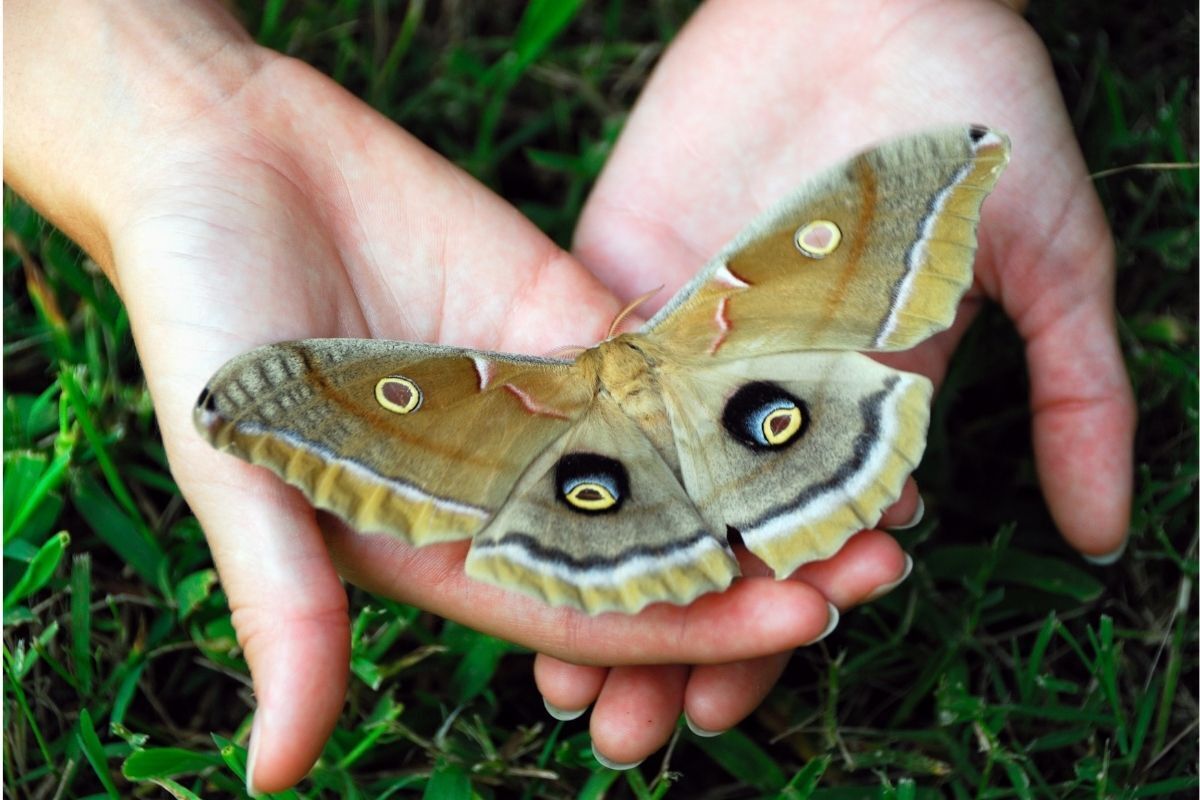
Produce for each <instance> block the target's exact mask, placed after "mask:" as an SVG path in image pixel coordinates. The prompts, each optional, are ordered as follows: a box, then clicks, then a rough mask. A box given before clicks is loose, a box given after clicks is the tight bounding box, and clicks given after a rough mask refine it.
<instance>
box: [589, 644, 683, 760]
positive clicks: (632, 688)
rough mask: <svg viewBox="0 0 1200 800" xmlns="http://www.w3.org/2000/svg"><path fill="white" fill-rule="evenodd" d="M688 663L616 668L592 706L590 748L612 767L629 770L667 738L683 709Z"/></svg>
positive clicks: (669, 736)
mask: <svg viewBox="0 0 1200 800" xmlns="http://www.w3.org/2000/svg"><path fill="white" fill-rule="evenodd" d="M687 679H688V668H687V667H685V666H681V665H678V664H670V665H658V666H641V667H614V668H613V669H611V670H609V673H608V678H607V679H606V680H605V681H604V688H603V689H601V691H600V696H599V698H597V700H596V707H595V708H594V709H593V710H592V720H591V733H592V750H593V752H594V753H595V754H596V759H597V760H598V761H599V762H600V763H601V764H604V766H606V767H609V768H610V769H630V768H632V767H635V766H637V765H638V764H640V763H641V762H642V761H643V760H644V759H645V758H646V756H648V755H650V754H651V753H653V752H654V751H655V750H657V749H658V748H660V747H662V746H663V745H664V744H666V743H667V740H668V739H669V738H671V733H672V732H673V731H674V730H675V721H676V720H677V719H679V712H680V711H681V710H682V709H683V695H684V685H685V684H686V682H687Z"/></svg>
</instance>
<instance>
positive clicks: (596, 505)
mask: <svg viewBox="0 0 1200 800" xmlns="http://www.w3.org/2000/svg"><path fill="white" fill-rule="evenodd" d="M554 485H555V489H556V493H557V495H558V499H559V500H561V501H562V502H563V503H565V504H566V506H567V508H569V509H571V510H572V511H577V512H579V513H581V514H606V513H610V512H613V511H616V510H617V509H619V508H620V507H621V504H622V503H624V502H625V499H626V498H627V497H628V496H629V473H628V472H626V470H625V467H624V466H623V465H622V464H621V462H620V461H617V460H615V459H612V458H609V457H608V456H602V455H599V454H597V453H568V454H567V455H565V456H563V457H562V458H561V459H559V462H558V465H557V466H556V467H555V469H554Z"/></svg>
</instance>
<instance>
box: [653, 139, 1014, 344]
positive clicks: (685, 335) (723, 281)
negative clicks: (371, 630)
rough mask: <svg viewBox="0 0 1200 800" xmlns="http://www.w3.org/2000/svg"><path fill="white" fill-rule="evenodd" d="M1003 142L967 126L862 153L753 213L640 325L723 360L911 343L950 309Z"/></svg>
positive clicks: (970, 257) (1000, 162)
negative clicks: (736, 233) (763, 210)
mask: <svg viewBox="0 0 1200 800" xmlns="http://www.w3.org/2000/svg"><path fill="white" fill-rule="evenodd" d="M1008 153H1009V145H1008V140H1007V139H1006V138H1005V137H1004V136H1003V135H1001V134H998V133H994V132H992V131H989V130H987V129H984V128H979V127H959V128H953V129H949V130H942V131H937V132H933V133H926V134H921V135H917V136H913V137H910V138H904V139H897V140H895V141H892V142H889V143H887V144H885V145H883V146H881V147H879V148H878V149H875V150H871V151H868V152H866V153H863V154H861V155H859V156H857V157H855V158H853V159H851V160H850V161H848V162H846V163H845V164H842V165H840V166H838V167H836V168H834V169H832V170H829V171H828V172H825V173H824V174H822V175H820V176H818V177H817V178H815V179H814V180H812V181H810V182H809V183H808V184H806V185H805V186H804V187H803V188H802V189H800V190H799V191H798V192H797V193H796V194H794V195H793V196H791V197H789V198H787V199H786V200H784V201H783V202H782V203H780V204H779V205H778V206H776V207H775V208H773V209H772V210H770V211H769V212H767V213H766V214H764V215H763V216H762V217H760V218H759V219H757V220H755V221H754V222H753V223H752V224H751V225H750V226H749V227H748V228H746V230H744V231H743V232H742V233H741V234H740V235H739V236H738V237H737V238H736V239H735V240H734V241H733V242H731V243H730V244H729V245H728V246H727V247H726V248H725V249H724V250H723V251H721V253H719V254H718V255H717V256H716V257H715V258H714V259H713V261H712V262H710V263H709V264H708V266H707V267H706V268H705V269H704V270H703V271H702V272H701V273H700V274H699V275H698V276H697V277H696V278H695V279H694V280H692V281H691V283H689V284H688V285H687V286H686V287H684V289H683V290H682V291H680V293H679V294H678V295H676V296H675V298H674V299H673V300H672V301H671V302H670V303H669V304H668V305H667V306H665V307H664V308H663V309H662V310H661V311H660V312H659V313H658V314H656V315H655V316H654V318H653V319H651V320H650V321H649V322H648V323H647V324H646V325H645V327H643V329H642V332H643V333H646V334H648V335H651V336H652V337H653V338H655V339H658V340H661V341H666V342H670V344H671V346H672V347H675V348H685V349H687V350H688V351H690V352H695V353H708V354H713V355H715V354H718V353H719V354H720V355H721V356H722V357H726V358H733V357H741V356H747V355H756V354H761V353H764V352H786V351H793V350H802V349H803V350H811V349H845V350H903V349H906V348H908V347H911V346H912V345H914V344H916V343H917V342H919V341H921V340H923V339H925V338H926V337H928V336H930V335H932V334H933V333H936V332H937V331H940V330H942V329H944V328H946V327H947V326H948V325H949V324H950V323H951V322H952V321H953V320H954V314H955V310H956V308H957V306H958V302H959V300H960V299H961V298H962V295H963V292H965V291H966V290H967V288H968V287H969V286H970V284H971V269H972V265H973V262H974V259H975V249H976V238H975V228H976V224H977V223H978V220H979V208H980V204H981V203H982V202H983V199H984V197H986V195H987V194H988V192H990V191H991V189H992V187H993V186H994V185H995V183H996V179H997V178H998V177H999V175H1000V172H1001V170H1002V169H1003V168H1004V166H1005V164H1007V162H1008Z"/></svg>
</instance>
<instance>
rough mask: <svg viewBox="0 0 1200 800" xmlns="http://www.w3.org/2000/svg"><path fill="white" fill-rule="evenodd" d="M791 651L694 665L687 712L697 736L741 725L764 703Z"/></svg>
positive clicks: (685, 696)
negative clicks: (721, 662) (726, 662)
mask: <svg viewBox="0 0 1200 800" xmlns="http://www.w3.org/2000/svg"><path fill="white" fill-rule="evenodd" d="M791 655H792V653H791V651H790V650H789V651H787V652H785V653H775V654H774V655H769V656H763V657H762V658H753V659H748V660H745V661H736V662H733V663H731V664H709V665H702V666H698V667H695V668H693V669H692V674H691V676H690V677H689V678H688V682H687V688H686V690H685V692H684V700H683V713H684V721H685V722H687V726H688V728H689V729H690V730H691V731H692V733H694V734H696V735H697V736H706V737H707V736H717V735H719V734H721V733H724V732H725V731H727V730H729V729H730V728H732V727H733V726H734V725H737V724H738V723H739V722H741V721H742V720H743V719H745V718H746V717H747V716H749V715H750V713H751V712H752V711H754V709H756V708H758V706H759V705H760V704H761V703H762V701H763V700H764V699H765V698H766V696H767V693H768V692H770V691H771V687H772V686H774V685H775V683H776V681H778V680H779V676H780V675H782V674H783V669H784V667H786V666H787V663H788V659H790V658H791Z"/></svg>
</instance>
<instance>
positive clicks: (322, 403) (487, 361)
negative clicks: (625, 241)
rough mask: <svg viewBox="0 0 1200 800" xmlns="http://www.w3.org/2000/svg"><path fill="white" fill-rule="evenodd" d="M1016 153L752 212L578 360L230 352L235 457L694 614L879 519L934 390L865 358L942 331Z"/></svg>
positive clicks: (212, 391) (814, 183) (805, 191)
mask: <svg viewBox="0 0 1200 800" xmlns="http://www.w3.org/2000/svg"><path fill="white" fill-rule="evenodd" d="M1008 157H1009V143H1008V139H1007V138H1006V137H1005V136H1003V135H1002V134H1000V133H997V132H995V131H991V130H989V129H987V128H983V127H979V126H959V127H954V128H949V129H942V130H936V131H932V132H926V133H922V134H919V135H915V136H910V137H907V138H901V139H896V140H893V141H891V142H888V143H885V144H883V145H882V146H880V147H878V148H877V149H874V150H870V151H867V152H864V153H862V154H859V155H857V156H855V157H854V158H851V159H850V160H848V161H847V162H845V163H843V164H841V165H839V166H836V167H834V168H832V169H830V170H828V171H826V172H824V173H822V174H820V175H817V176H816V177H814V178H813V179H811V180H810V181H809V182H808V183H806V184H805V185H804V186H803V187H801V188H800V189H799V190H798V191H796V192H795V193H794V194H792V195H791V196H790V197H788V198H786V199H785V200H783V201H782V202H781V203H779V204H778V205H777V206H775V207H774V208H772V209H771V210H769V211H768V212H767V213H765V214H763V215H762V216H760V217H759V218H757V219H755V220H754V221H753V222H751V223H750V225H749V226H748V227H747V228H746V229H745V230H743V231H742V232H741V233H740V234H739V235H738V236H737V237H736V238H735V239H734V240H733V241H732V242H731V243H729V244H728V245H727V246H726V247H725V248H724V249H723V250H721V251H720V252H719V253H718V254H717V255H716V256H715V257H714V258H713V259H712V260H711V261H710V262H709V263H708V265H707V266H705V267H704V268H703V270H701V272H700V273H699V274H698V275H697V276H696V277H695V278H694V279H693V280H692V281H691V282H690V283H688V284H687V285H686V286H685V287H684V288H683V289H682V290H681V291H680V292H679V293H678V294H677V295H676V296H675V297H674V298H673V299H672V300H671V301H670V302H669V303H668V304H667V305H666V306H665V307H663V308H662V310H661V311H659V312H658V313H657V314H655V315H654V316H653V318H651V319H650V320H649V321H648V322H647V323H646V324H645V325H644V326H642V328H641V329H640V330H638V331H637V332H635V333H623V334H620V335H613V336H611V337H610V338H608V339H606V340H605V341H603V342H600V343H599V344H597V345H596V346H595V347H592V348H590V349H587V350H584V351H583V352H581V353H579V354H578V355H577V356H576V357H574V358H573V359H567V358H540V357H534V356H525V355H511V354H506V353H494V352H485V351H480V350H471V349H464V348H458V347H442V346H436V345H429V344H414V343H408V342H395V341H381V340H356V339H310V340H304V341H294V342H285V343H282V344H275V345H270V346H267V347H262V348H260V349H257V350H254V351H253V352H250V353H246V354H245V355H242V356H239V357H237V358H234V359H233V360H231V361H230V362H229V363H227V364H226V365H225V366H224V367H222V368H221V369H220V370H219V371H218V372H217V374H216V375H215V376H214V377H213V378H212V380H211V381H210V382H209V384H208V386H207V387H206V388H205V389H204V391H203V392H202V393H201V395H200V399H199V401H198V403H197V405H196V409H195V423H196V427H197V429H198V430H199V431H200V433H201V434H202V435H203V436H204V437H205V438H206V439H207V440H208V441H209V442H211V443H212V444H213V445H214V446H215V447H217V448H218V449H220V450H223V451H226V452H229V453H232V454H233V455H235V456H237V457H239V458H242V459H244V460H246V461H249V462H251V463H253V464H260V465H262V466H265V467H267V468H268V469H270V470H272V471H273V472H275V473H276V474H278V475H279V476H280V477H281V478H283V479H284V480H285V481H287V482H288V483H290V484H292V485H293V486H296V487H298V488H299V489H300V490H301V491H302V492H303V493H304V494H305V496H306V497H307V498H308V499H309V500H310V501H311V502H312V503H313V505H315V506H317V507H318V508H322V509H327V510H329V511H332V512H333V513H335V514H337V515H338V516H339V517H341V518H342V519H343V520H345V521H346V522H347V523H349V524H350V525H351V526H352V527H354V528H356V529H358V530H360V531H363V532H382V533H387V534H392V535H395V536H400V537H402V538H403V539H405V540H407V541H408V542H410V543H412V544H414V545H418V546H419V545H426V544H430V543H433V542H443V541H448V540H454V539H467V538H469V539H471V540H472V541H471V546H470V551H469V554H468V556H467V559H466V571H467V574H468V575H470V576H471V577H473V578H476V579H478V580H482V581H487V582H490V583H493V584H497V585H499V586H502V587H506V588H508V589H513V590H517V591H521V592H525V593H527V594H530V595H534V596H536V597H539V598H541V599H542V600H544V601H545V602H547V603H550V604H552V605H565V606H572V607H575V608H577V609H581V610H583V611H585V612H587V613H590V614H597V613H600V612H605V611H617V612H625V613H634V612H637V611H639V610H640V609H642V608H644V607H645V606H646V605H648V604H650V603H656V602H669V603H676V604H686V603H689V602H691V601H692V600H693V599H695V598H696V597H697V596H699V595H701V594H703V593H705V592H713V591H721V590H723V589H725V588H726V587H728V586H729V584H730V583H731V582H732V581H733V579H734V578H735V577H736V576H737V575H738V563H737V560H736V558H735V557H734V553H733V551H732V550H731V547H730V534H731V531H736V532H737V533H738V534H740V538H741V540H742V542H743V543H744V544H745V546H746V547H747V548H748V549H749V550H750V551H751V552H752V553H754V554H755V555H757V556H758V557H759V558H761V559H762V560H763V561H764V562H766V564H767V565H768V566H770V567H771V568H772V569H773V570H774V571H775V574H776V575H777V576H779V577H784V576H787V575H788V574H790V573H791V572H792V571H794V570H795V569H796V568H797V567H799V566H800V565H801V564H804V563H806V562H809V561H814V560H819V559H824V558H828V557H829V556H831V555H833V554H834V553H836V552H837V550H838V549H839V548H840V547H841V546H842V545H843V543H845V541H846V540H847V539H848V538H849V537H850V536H851V535H852V534H854V533H855V532H857V531H859V530H862V529H866V528H871V527H873V526H874V525H875V524H876V523H877V522H878V521H879V518H880V516H881V514H882V512H883V510H884V509H885V508H887V507H888V506H889V505H891V504H892V503H893V502H895V500H896V499H897V498H898V497H899V494H900V490H901V488H902V487H903V485H904V482H905V479H906V478H907V476H908V475H909V474H910V473H911V472H912V470H913V469H914V468H915V467H916V466H917V464H918V462H919V461H920V459H921V456H922V453H923V452H924V448H925V435H926V431H927V427H928V422H929V402H930V396H931V386H930V383H929V381H928V380H927V379H925V378H924V377H921V376H918V375H913V374H909V373H906V372H901V371H898V370H895V369H891V368H889V367H886V366H883V365H881V364H879V363H877V362H875V361H873V360H871V359H869V358H868V357H866V356H864V355H862V354H861V352H860V351H892V350H903V349H906V348H909V347H912V346H913V345H915V344H917V343H918V342H920V341H922V340H924V339H926V338H927V337H929V336H931V335H932V334H934V333H936V332H937V331H940V330H942V329H944V328H946V327H947V326H948V325H949V324H950V323H951V322H952V321H953V319H954V315H955V311H956V308H957V306H958V302H959V300H960V299H961V297H962V295H963V293H964V292H965V291H966V289H967V288H968V287H969V286H970V284H971V280H972V265H973V262H974V257H975V250H976V228H977V224H978V220H979V211H980V206H981V204H982V203H983V200H984V198H985V196H986V195H987V194H988V192H990V191H991V189H992V187H993V186H994V185H995V183H996V180H997V178H998V177H999V175H1000V172H1001V170H1002V169H1003V168H1004V166H1005V165H1006V164H1007V162H1008Z"/></svg>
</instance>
